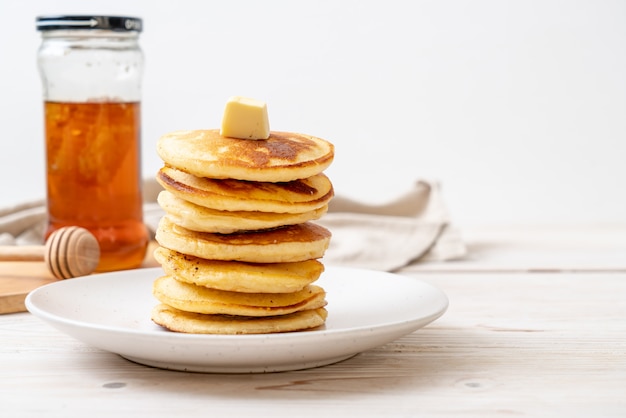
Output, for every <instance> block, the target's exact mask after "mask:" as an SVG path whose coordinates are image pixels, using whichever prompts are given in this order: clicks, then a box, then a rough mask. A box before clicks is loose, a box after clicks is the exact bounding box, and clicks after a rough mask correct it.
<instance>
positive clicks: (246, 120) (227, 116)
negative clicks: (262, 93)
mask: <svg viewBox="0 0 626 418" xmlns="http://www.w3.org/2000/svg"><path fill="white" fill-rule="evenodd" d="M220 135H222V136H228V137H231V138H240V139H267V138H269V137H270V121H269V117H268V115H267V105H266V104H265V102H262V101H260V100H255V99H250V98H247V97H240V96H233V97H231V98H230V99H228V102H226V107H225V108H224V116H223V117H222V128H221V129H220Z"/></svg>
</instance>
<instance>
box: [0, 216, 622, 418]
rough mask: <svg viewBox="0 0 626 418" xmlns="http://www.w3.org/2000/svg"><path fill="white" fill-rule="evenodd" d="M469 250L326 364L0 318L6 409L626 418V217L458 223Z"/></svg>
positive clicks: (438, 268)
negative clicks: (607, 222) (420, 297)
mask: <svg viewBox="0 0 626 418" xmlns="http://www.w3.org/2000/svg"><path fill="white" fill-rule="evenodd" d="M466 240H467V242H468V247H469V249H470V254H469V256H468V259H467V260H465V261H461V262H455V263H445V264H418V265H413V266H409V267H407V268H405V269H404V270H402V271H401V272H400V273H401V274H405V275H408V276H412V277H415V278H416V280H423V281H426V282H428V283H431V284H433V285H435V286H437V287H439V288H440V289H442V290H443V291H444V292H445V293H446V294H447V295H448V297H449V299H450V307H449V309H448V311H447V312H446V313H445V314H444V315H443V316H442V317H441V318H439V319H438V320H437V321H435V322H434V323H432V324H430V325H428V326H427V327H425V328H423V329H421V330H418V331H416V332H415V333H413V334H410V335H407V336H405V337H402V338H400V339H398V340H396V341H394V342H392V343H389V344H386V345H384V346H382V347H378V348H376V349H373V350H370V351H367V352H364V353H361V354H359V355H357V356H356V357H353V358H351V359H349V360H346V361H344V362H341V363H337V364H334V365H330V366H326V367H320V368H316V369H309V370H302V371H293V372H284V373H270V374H251V375H248V374H238V375H222V374H194V373H184V372H174V371H166V370H160V369H155V368H150V367H145V366H141V365H138V364H134V363H131V362H129V361H127V360H124V359H122V358H121V357H119V356H117V355H115V354H111V353H108V352H104V351H101V350H98V349H95V348H92V347H89V346H87V345H85V344H83V343H81V342H79V341H77V340H75V339H73V338H71V337H69V336H66V335H65V334H62V333H60V332H59V331H56V330H55V329H53V328H51V327H50V326H49V325H47V324H45V323H44V322H42V321H41V320H39V319H37V318H35V317H34V316H32V315H31V314H29V313H14V314H5V315H0V401H1V403H0V411H2V413H1V414H2V416H3V417H5V416H6V417H13V416H16V417H17V416H20V417H29V416H40V415H41V416H44V415H45V416H46V417H86V416H88V417H93V416H130V415H131V414H132V415H133V416H135V417H173V416H180V417H183V416H184V417H196V416H197V417H200V416H202V417H206V416H232V417H238V416H247V417H251V416H272V417H296V416H297V417H313V416H314V417H330V416H385V417H413V416H437V417H459V416H464V417H465V416H472V417H484V416H502V417H509V416H546V417H624V416H626V302H625V300H626V227H621V226H620V227H616V226H605V227H584V228H583V227H579V228H571V229H565V230H560V229H558V228H556V229H555V228H552V229H549V230H547V229H546V228H543V229H541V228H540V229H532V228H530V229H529V228H526V227H520V228H511V229H507V230H504V229H501V228H498V229H489V228H487V229H475V230H468V231H467V232H466Z"/></svg>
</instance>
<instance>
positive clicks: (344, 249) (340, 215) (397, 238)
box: [0, 179, 466, 271]
mask: <svg viewBox="0 0 626 418" xmlns="http://www.w3.org/2000/svg"><path fill="white" fill-rule="evenodd" d="M161 190H162V188H161V186H160V185H159V184H158V183H157V182H156V181H155V180H153V179H149V180H146V181H145V182H144V189H143V198H144V221H145V223H146V225H147V226H148V228H149V229H150V232H151V233H152V236H154V232H155V230H156V227H157V224H158V222H159V219H160V218H161V217H162V216H163V214H164V212H163V209H161V207H160V206H159V205H158V203H157V202H156V199H157V196H158V194H159V192H160V191H161ZM45 212H46V211H45V202H44V201H43V200H40V201H34V202H27V203H24V204H20V205H18V206H15V207H10V208H5V209H0V245H29V244H41V242H42V240H43V233H44V229H45V221H46V213H45ZM316 222H317V223H319V224H321V225H323V226H325V227H326V228H328V229H329V230H330V231H331V233H332V234H333V236H332V239H331V244H330V247H329V248H328V250H327V252H326V254H325V256H324V260H323V261H324V263H327V264H333V265H345V266H351V267H361V268H368V269H374V270H386V271H393V270H397V269H399V268H402V267H404V266H406V265H408V264H411V263H414V262H420V261H446V260H453V259H457V258H461V257H463V256H464V255H465V252H466V250H465V245H464V244H463V241H462V240H461V238H460V235H459V233H458V231H457V230H456V229H454V228H453V227H452V226H451V225H450V220H449V217H448V213H447V211H446V209H445V205H444V202H443V198H442V195H441V192H440V187H439V184H438V183H437V182H429V181H424V180H420V181H417V182H416V183H415V184H414V185H413V187H412V188H411V189H410V190H408V191H407V192H405V193H404V194H402V195H401V196H399V197H398V198H396V199H394V200H392V201H390V202H388V203H384V204H380V205H368V204H365V203H361V202H358V201H355V200H352V199H349V198H346V197H343V196H341V195H337V196H335V197H334V198H333V200H332V201H331V203H330V206H329V210H328V213H327V214H326V215H325V216H324V217H323V218H322V219H320V220H318V221H316Z"/></svg>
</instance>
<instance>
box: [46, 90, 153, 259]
mask: <svg viewBox="0 0 626 418" xmlns="http://www.w3.org/2000/svg"><path fill="white" fill-rule="evenodd" d="M45 121H46V123H45V129H46V158H47V198H48V199H47V204H48V217H49V219H48V222H49V223H48V229H47V231H46V237H47V236H48V235H49V234H51V233H52V232H53V231H55V230H56V229H58V228H60V227H63V226H68V225H78V226H82V227H84V228H87V229H88V230H90V231H91V232H92V233H93V234H94V235H95V236H96V238H97V240H98V242H99V244H100V252H101V258H100V263H99V265H98V268H97V271H111V270H122V269H128V268H134V267H138V266H139V265H140V264H141V263H142V261H143V259H144V256H145V253H146V247H147V245H148V233H147V230H146V227H145V225H144V223H143V213H142V196H141V183H140V179H141V166H140V126H141V125H140V104H139V103H137V102H134V103H113V102H102V103H100V102H93V103H91V102H90V103H58V102H46V103H45Z"/></svg>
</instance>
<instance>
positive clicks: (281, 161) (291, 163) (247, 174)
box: [157, 129, 334, 182]
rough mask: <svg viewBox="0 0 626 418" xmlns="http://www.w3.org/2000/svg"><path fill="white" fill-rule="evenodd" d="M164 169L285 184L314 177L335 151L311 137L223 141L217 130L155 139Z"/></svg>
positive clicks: (274, 136)
mask: <svg viewBox="0 0 626 418" xmlns="http://www.w3.org/2000/svg"><path fill="white" fill-rule="evenodd" d="M157 153H158V155H159V157H161V159H162V160H163V161H164V162H165V164H166V165H169V166H171V167H174V168H177V169H179V170H182V171H185V172H187V173H190V174H193V175H195V176H198V177H208V178H214V179H237V180H249V181H261V182H286V181H292V180H296V179H303V178H307V177H311V176H314V175H316V174H319V173H321V172H322V171H324V170H325V169H326V168H328V166H330V164H331V163H332V161H333V158H334V146H333V145H332V144H331V143H329V142H327V141H325V140H323V139H321V138H316V137H314V136H310V135H304V134H298V133H289V132H271V133H270V137H269V138H268V139H264V140H255V141H250V140H246V139H236V138H229V137H224V136H221V135H220V133H219V130H218V129H213V130H189V131H176V132H172V133H169V134H166V135H164V136H162V137H161V138H159V140H158V142H157Z"/></svg>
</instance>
